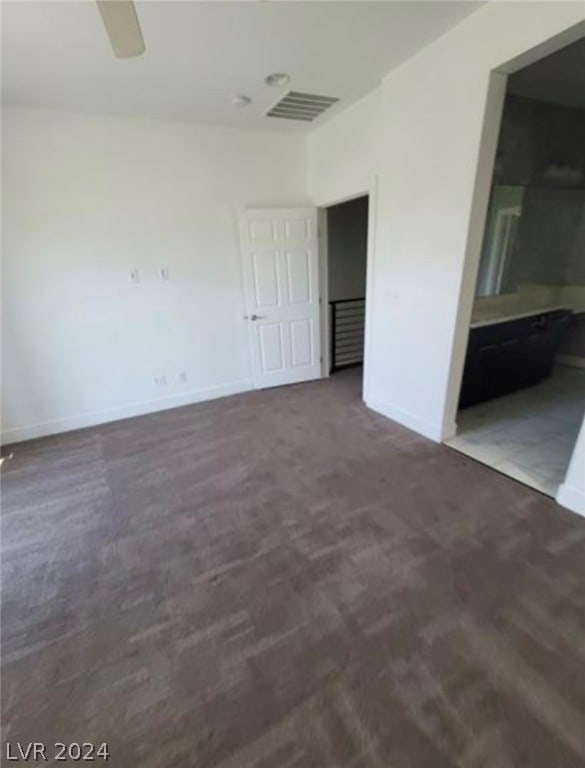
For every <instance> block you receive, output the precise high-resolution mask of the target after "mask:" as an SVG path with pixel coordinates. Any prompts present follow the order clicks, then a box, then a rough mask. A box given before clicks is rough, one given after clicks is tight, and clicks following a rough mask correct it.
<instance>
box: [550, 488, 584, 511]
mask: <svg viewBox="0 0 585 768" xmlns="http://www.w3.org/2000/svg"><path fill="white" fill-rule="evenodd" d="M556 501H557V503H558V504H560V505H561V507H566V508H567V509H570V510H571V512H576V513H577V514H578V515H582V516H583V517H585V491H583V490H582V489H581V488H575V486H573V485H567V483H561V485H560V486H559V489H558V491H557V495H556Z"/></svg>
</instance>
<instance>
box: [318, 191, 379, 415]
mask: <svg viewBox="0 0 585 768" xmlns="http://www.w3.org/2000/svg"><path fill="white" fill-rule="evenodd" d="M377 192H378V178H377V176H371V177H369V178H366V179H360V180H356V181H355V182H353V183H350V184H348V185H347V186H343V187H342V189H341V190H340V189H337V190H336V191H333V190H331V191H330V192H329V193H328V194H325V195H323V194H321V195H319V196H318V197H317V199H316V200H315V205H316V206H317V210H318V212H319V214H320V212H321V211H322V210H324V209H325V208H330V207H331V206H333V205H338V204H339V203H346V202H348V201H349V200H356V199H358V198H360V197H367V198H368V244H367V253H366V296H365V298H366V316H365V328H364V374H363V376H364V378H363V384H362V398H363V399H364V401H365V400H366V399H367V393H368V391H369V387H368V384H369V379H370V360H371V354H370V352H371V348H372V325H373V324H372V312H373V301H372V297H373V295H374V263H375V243H376V208H377ZM326 246H327V241H326V240H325V247H324V248H320V249H319V259H320V261H321V268H320V271H319V275H320V276H321V275H323V276H324V277H325V278H326V277H327V262H328V254H327V247H326ZM320 288H321V296H322V297H323V303H322V306H321V312H320V319H321V328H322V331H321V333H322V337H326V339H327V347H326V348H325V349H323V350H322V351H323V362H324V365H325V366H326V367H327V368H328V367H329V359H328V358H329V291H328V286H327V283H325V285H321V286H320ZM326 354H327V357H326ZM328 375H329V371H328V370H327V374H326V376H328ZM324 377H325V376H324Z"/></svg>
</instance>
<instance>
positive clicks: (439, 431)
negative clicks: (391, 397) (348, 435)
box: [366, 397, 445, 443]
mask: <svg viewBox="0 0 585 768" xmlns="http://www.w3.org/2000/svg"><path fill="white" fill-rule="evenodd" d="M366 405H367V406H368V408H371V409H372V410H373V411H376V412H377V413H381V414H382V416H385V417H386V418H387V419H392V421H397V422H398V423H399V424H402V425H403V426H404V427H408V428H409V429H412V430H413V431H414V432H418V433H419V435H424V437H428V438H429V439H430V440H434V442H435V443H440V442H441V441H442V440H443V439H445V438H444V437H443V431H444V430H443V427H442V425H441V424H432V423H430V422H427V421H421V419H419V418H417V417H416V416H413V415H412V414H411V413H407V412H406V411H403V410H401V409H400V408H396V407H395V406H393V405H391V404H390V403H386V402H383V401H382V400H380V399H379V398H377V397H368V399H367V400H366Z"/></svg>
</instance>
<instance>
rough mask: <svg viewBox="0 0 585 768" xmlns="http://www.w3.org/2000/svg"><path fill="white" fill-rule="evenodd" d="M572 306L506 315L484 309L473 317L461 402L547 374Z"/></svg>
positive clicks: (497, 393) (470, 402)
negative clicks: (484, 310)
mask: <svg viewBox="0 0 585 768" xmlns="http://www.w3.org/2000/svg"><path fill="white" fill-rule="evenodd" d="M572 314H573V311H572V310H571V309H567V308H565V307H551V308H547V309H543V310H538V311H532V312H525V313H522V314H517V315H510V314H508V315H505V314H502V313H501V312H497V311H491V312H490V311H486V312H483V313H481V314H478V315H476V316H475V317H474V319H473V321H472V323H471V329H470V333H469V341H468V343H467V354H466V358H465V368H464V372H463V382H462V385H461V394H460V397H459V407H460V408H465V407H467V406H470V405H475V404H476V403H481V402H483V401H484V400H490V399H492V398H494V397H500V396H501V395H505V394H508V393H509V392H514V391H515V390H518V389H522V388H523V387H528V386H530V385H531V384H537V383H538V382H539V381H541V380H542V379H544V378H546V377H547V376H548V375H549V374H550V372H551V370H552V368H553V365H554V361H555V356H556V354H557V350H558V347H559V344H560V343H561V340H562V337H563V334H564V333H565V331H566V329H567V327H568V325H569V323H570V320H571V316H572Z"/></svg>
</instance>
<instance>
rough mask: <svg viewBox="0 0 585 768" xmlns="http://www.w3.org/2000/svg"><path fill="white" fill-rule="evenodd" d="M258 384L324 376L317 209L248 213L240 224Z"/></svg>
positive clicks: (282, 209)
mask: <svg viewBox="0 0 585 768" xmlns="http://www.w3.org/2000/svg"><path fill="white" fill-rule="evenodd" d="M240 237H241V246H242V260H243V273H244V289H245V295H246V316H245V318H244V322H245V323H247V325H248V333H249V339H250V347H251V351H252V366H253V377H254V386H255V387H256V388H258V389H259V388H262V387H274V386H278V385H280V384H294V383H296V382H299V381H308V380H309V379H318V378H319V377H320V376H321V365H320V356H321V352H320V334H319V263H318V259H319V254H318V249H317V212H316V210H315V209H314V208H272V209H262V210H247V211H246V212H245V213H244V214H242V217H241V220H240Z"/></svg>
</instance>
